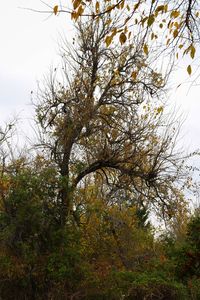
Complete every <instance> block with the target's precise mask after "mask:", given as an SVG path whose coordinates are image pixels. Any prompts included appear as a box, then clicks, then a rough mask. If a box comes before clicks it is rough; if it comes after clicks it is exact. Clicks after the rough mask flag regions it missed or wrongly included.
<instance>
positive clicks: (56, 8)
mask: <svg viewBox="0 0 200 300" xmlns="http://www.w3.org/2000/svg"><path fill="white" fill-rule="evenodd" d="M53 12H54V14H55V15H57V13H58V5H55V6H54V8H53Z"/></svg>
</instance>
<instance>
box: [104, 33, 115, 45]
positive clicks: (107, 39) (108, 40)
mask: <svg viewBox="0 0 200 300" xmlns="http://www.w3.org/2000/svg"><path fill="white" fill-rule="evenodd" d="M112 40H113V36H112V35H107V37H106V39H105V43H106V47H109V46H110V44H111V43H112Z"/></svg>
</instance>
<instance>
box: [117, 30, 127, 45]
mask: <svg viewBox="0 0 200 300" xmlns="http://www.w3.org/2000/svg"><path fill="white" fill-rule="evenodd" d="M126 39H127V37H126V35H125V33H124V32H122V33H121V34H120V36H119V41H120V43H121V45H123V44H124V43H125V42H126Z"/></svg>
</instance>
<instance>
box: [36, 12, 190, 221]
mask: <svg viewBox="0 0 200 300" xmlns="http://www.w3.org/2000/svg"><path fill="white" fill-rule="evenodd" d="M117 24H118V20H117V19H116V20H114V21H113V22H110V19H109V17H107V16H104V18H102V19H98V20H96V21H95V22H94V21H93V19H91V18H90V19H88V21H87V22H86V23H85V24H83V23H79V24H78V25H77V30H78V36H77V39H76V42H77V45H76V47H77V48H75V49H74V50H73V51H72V50H69V49H68V50H67V49H66V50H65V51H64V53H63V60H64V67H63V75H64V78H65V79H66V80H64V81H63V82H62V83H61V82H59V81H57V80H56V72H55V74H52V75H51V78H50V80H49V82H48V83H49V86H47V85H45V89H44V90H43V91H41V93H40V101H39V102H38V103H37V105H36V112H37V119H38V123H39V125H40V126H41V129H42V133H43V140H42V141H41V142H40V143H41V146H42V147H43V148H44V147H46V149H48V150H49V153H51V157H52V158H53V159H54V161H55V163H56V164H57V168H58V171H59V172H60V175H61V177H62V182H63V185H62V187H61V188H60V191H59V193H58V201H59V202H60V210H61V224H65V222H66V218H67V217H68V216H69V215H70V214H73V213H74V214H75V212H76V210H77V205H76V203H75V201H74V197H75V195H76V193H77V192H78V190H79V189H80V188H81V186H82V184H83V182H84V181H85V180H86V182H87V180H90V181H91V180H92V181H93V182H94V183H95V181H96V180H98V181H99V180H101V186H102V188H103V192H104V194H105V197H106V198H107V199H108V200H107V201H111V202H112V201H113V202H120V201H123V199H124V200H126V199H128V200H127V202H130V201H135V202H141V201H142V202H143V203H148V205H149V204H152V203H154V204H155V205H156V206H157V207H160V208H161V209H160V211H161V212H162V214H163V215H168V216H169V217H170V216H171V215H172V214H173V211H175V210H176V201H177V197H176V196H174V195H175V194H174V192H175V188H176V186H177V182H178V178H179V179H180V178H181V176H183V175H184V174H183V168H182V163H183V160H182V159H179V158H178V156H177V155H176V154H175V153H174V150H173V147H174V143H175V139H176V129H175V128H176V125H175V124H176V122H175V121H171V125H170V123H169V121H168V120H167V118H166V119H164V118H163V116H162V115H163V104H162V102H159V100H158V97H162V96H161V95H162V90H163V87H164V85H165V79H164V78H162V75H161V74H160V73H157V72H156V71H155V70H154V69H153V68H152V66H151V61H150V59H147V57H146V56H145V54H144V52H143V44H142V43H140V42H139V41H138V40H137V39H136V41H135V44H133V43H132V42H130V43H127V44H124V45H121V46H117V45H114V44H113V45H111V46H110V47H109V48H108V47H106V45H105V43H104V41H105V38H106V36H107V34H108V33H109V32H110V31H112V30H113V29H114V28H116V26H117ZM153 98H156V99H157V101H156V103H155V104H154V103H153V100H152V99H153ZM151 100H152V101H151ZM164 122H165V124H166V125H164ZM130 199H132V200H130ZM78 205H81V204H78Z"/></svg>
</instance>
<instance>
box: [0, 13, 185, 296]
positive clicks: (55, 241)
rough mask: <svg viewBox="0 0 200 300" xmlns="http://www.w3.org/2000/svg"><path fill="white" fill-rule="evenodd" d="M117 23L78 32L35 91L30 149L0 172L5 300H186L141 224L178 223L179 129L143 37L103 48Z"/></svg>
mask: <svg viewBox="0 0 200 300" xmlns="http://www.w3.org/2000/svg"><path fill="white" fill-rule="evenodd" d="M117 24H118V19H115V20H113V21H112V22H110V21H109V18H108V17H107V15H106V14H105V16H104V17H103V18H102V19H99V20H96V21H94V20H93V19H91V18H89V19H88V22H86V23H85V24H84V23H81V22H78V23H77V37H76V40H75V44H74V46H72V47H71V48H70V46H68V47H67V45H64V46H63V49H62V50H63V68H62V70H61V71H62V72H61V73H59V72H58V70H54V71H53V72H52V73H51V74H50V78H49V79H48V81H47V82H45V85H44V88H41V89H40V90H39V91H38V97H39V99H37V102H36V103H35V105H36V118H37V119H36V121H37V124H38V126H39V141H38V144H37V145H35V146H34V147H33V149H34V151H33V152H29V153H27V154H26V155H25V156H22V155H21V156H18V157H17V158H15V159H14V158H12V159H8V160H6V161H3V162H2V163H1V164H0V170H1V178H0V229H1V230H0V294H1V296H2V298H3V299H5V300H8V299H17V300H20V299H25V298H26V299H32V300H34V299H39V300H40V299H41V300H43V299H55V300H56V299H63V300H66V299H87V300H88V299H119V300H120V299H122V297H123V298H125V299H130V298H133V297H135V298H138V299H143V298H144V297H148V298H149V297H152V295H154V297H155V299H156V298H159V299H166V298H168V299H169V298H172V299H176V298H177V297H179V298H181V299H187V288H186V287H185V286H183V284H181V283H180V282H177V281H176V280H175V271H174V269H175V268H172V267H171V265H170V267H169V266H168V264H169V263H168V261H167V258H166V257H165V256H164V255H163V252H162V251H161V250H160V249H159V248H162V245H161V246H160V245H159V246H157V245H158V244H159V242H156V241H155V239H154V236H153V230H152V226H151V225H150V224H149V219H148V214H149V213H151V212H152V210H153V211H156V212H157V214H158V215H159V216H161V217H162V218H165V220H166V219H167V220H168V222H169V224H170V225H171V223H172V225H173V224H175V222H176V221H177V220H178V218H180V216H181V214H182V213H183V214H184V213H185V206H184V203H185V202H184V197H183V192H184V187H185V185H186V184H187V181H188V178H187V177H186V174H185V171H184V161H185V159H184V158H183V157H182V156H181V155H180V153H177V152H176V151H175V145H176V137H177V134H178V129H179V127H178V126H179V122H177V121H176V120H175V119H174V118H172V116H171V115H167V114H165V110H164V101H163V100H162V98H163V90H164V88H165V78H164V77H163V76H162V74H160V73H158V72H157V71H156V70H155V69H154V68H153V65H152V63H151V58H152V60H153V57H150V56H148V57H147V56H146V55H145V53H144V51H143V43H142V42H140V40H139V37H137V39H136V40H135V43H134V44H133V43H132V42H129V43H128V42H127V43H122V44H121V45H116V44H111V45H110V46H109V47H107V46H106V44H105V38H106V36H107V35H108V33H109V32H110V31H112V30H113V29H114V28H115V27H116V26H117ZM61 76H62V77H61ZM154 99H155V100H156V101H154ZM188 184H189V183H188ZM170 220H171V223H170ZM172 227H173V226H172ZM180 228H182V227H181V226H180ZM180 231H181V230H180ZM164 254H165V253H164ZM166 261H167V262H166ZM173 297H174V298H173Z"/></svg>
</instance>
